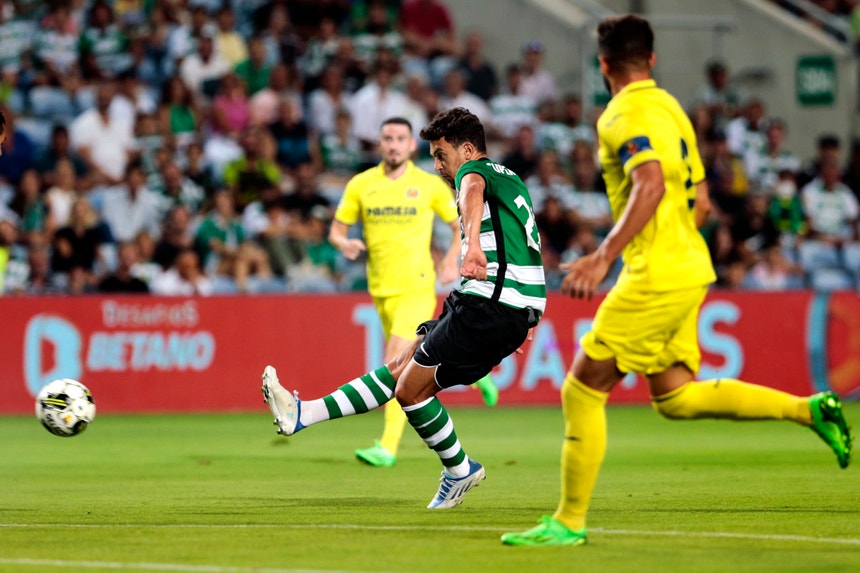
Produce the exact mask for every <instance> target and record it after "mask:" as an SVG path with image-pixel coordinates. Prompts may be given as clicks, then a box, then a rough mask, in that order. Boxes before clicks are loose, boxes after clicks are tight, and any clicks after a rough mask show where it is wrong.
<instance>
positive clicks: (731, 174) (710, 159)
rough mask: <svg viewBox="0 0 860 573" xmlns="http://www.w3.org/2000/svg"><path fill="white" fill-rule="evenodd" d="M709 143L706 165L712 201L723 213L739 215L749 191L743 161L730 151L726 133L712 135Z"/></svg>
mask: <svg viewBox="0 0 860 573" xmlns="http://www.w3.org/2000/svg"><path fill="white" fill-rule="evenodd" d="M709 143H710V145H709V146H708V147H706V148H705V149H706V150H709V156H706V157H705V165H706V177H707V180H708V188H709V190H710V195H711V199H713V201H714V203H715V205H716V206H717V207H718V208H719V209H720V211H722V212H723V213H726V214H727V215H729V216H734V215H737V214H738V213H739V212H740V211H741V209H742V208H743V202H744V197H745V196H746V194H747V191H748V190H749V182H748V181H747V176H746V172H745V170H744V164H743V161H741V159H740V158H739V157H738V156H736V155H734V154H732V152H731V151H730V150H729V146H728V141H727V140H726V136H725V134H724V133H722V132H716V133H714V134H712V136H711V138H710V142H709Z"/></svg>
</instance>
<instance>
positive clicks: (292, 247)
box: [242, 186, 305, 276]
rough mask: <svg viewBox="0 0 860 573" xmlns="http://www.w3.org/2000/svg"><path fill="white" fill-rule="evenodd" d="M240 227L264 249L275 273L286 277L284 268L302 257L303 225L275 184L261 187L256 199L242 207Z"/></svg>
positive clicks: (303, 255)
mask: <svg viewBox="0 0 860 573" xmlns="http://www.w3.org/2000/svg"><path fill="white" fill-rule="evenodd" d="M242 226H243V227H244V229H245V231H246V234H247V236H249V237H252V238H253V239H254V240H256V241H257V242H258V243H259V244H260V245H261V246H262V247H263V249H264V250H265V251H266V254H267V255H268V258H269V264H270V265H271V267H272V272H273V273H275V274H276V275H278V276H286V273H287V269H288V268H289V267H290V266H291V265H294V264H297V263H299V262H300V261H301V260H302V259H303V258H304V257H305V252H304V246H303V244H302V238H303V237H304V235H305V229H304V226H303V225H302V223H301V220H300V218H299V217H294V216H290V215H289V214H288V213H287V210H286V209H285V208H284V198H283V196H282V195H281V193H280V191H279V190H278V188H277V187H273V186H269V187H267V188H265V189H263V190H262V192H261V193H260V195H259V198H258V199H256V200H254V201H253V202H251V203H250V204H249V205H248V206H247V207H246V208H245V210H244V212H243V213H242Z"/></svg>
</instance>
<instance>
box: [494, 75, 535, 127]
mask: <svg viewBox="0 0 860 573" xmlns="http://www.w3.org/2000/svg"><path fill="white" fill-rule="evenodd" d="M490 110H491V111H492V118H493V122H492V126H493V128H494V130H495V132H496V133H497V134H498V135H499V136H501V137H502V138H504V139H508V140H509V139H512V138H513V137H515V136H516V134H517V132H518V131H519V129H520V128H521V127H523V126H529V127H531V128H532V129H534V128H535V127H537V115H536V111H537V105H536V102H535V100H533V99H532V98H531V97H530V96H527V95H525V94H523V93H522V70H520V67H519V66H518V65H516V64H511V65H510V66H508V68H507V71H506V73H505V89H504V90H503V91H502V93H500V94H498V95H496V96H493V97H492V98H491V99H490Z"/></svg>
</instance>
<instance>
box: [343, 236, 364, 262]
mask: <svg viewBox="0 0 860 573" xmlns="http://www.w3.org/2000/svg"><path fill="white" fill-rule="evenodd" d="M366 250H367V247H366V246H365V244H364V241H362V240H361V239H349V240H348V241H347V242H346V243H345V244H344V245H343V248H342V249H341V252H342V253H343V256H345V257H346V258H347V259H349V260H351V261H354V260H355V259H357V258H358V255H360V254H361V253H363V252H364V251H366Z"/></svg>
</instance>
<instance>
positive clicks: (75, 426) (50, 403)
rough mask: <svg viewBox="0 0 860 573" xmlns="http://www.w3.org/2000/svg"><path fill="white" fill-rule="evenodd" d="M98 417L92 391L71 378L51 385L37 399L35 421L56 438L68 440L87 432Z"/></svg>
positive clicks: (40, 392) (50, 383)
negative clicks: (88, 427) (40, 423)
mask: <svg viewBox="0 0 860 573" xmlns="http://www.w3.org/2000/svg"><path fill="white" fill-rule="evenodd" d="M95 416H96V403H95V401H93V395H92V394H91V393H90V391H89V389H88V388H87V387H86V386H84V385H83V384H81V383H80V382H78V381H77V380H72V379H71V378H59V379H57V380H54V381H52V382H48V383H47V384H46V385H45V386H44V387H43V388H42V389H41V390H40V391H39V395H38V396H36V417H37V418H39V421H40V422H42V425H43V426H45V428H47V430H48V431H49V432H51V433H52V434H54V435H55V436H62V437H64V438H68V437H70V436H76V435H78V434H80V433H81V432H83V431H84V430H86V429H87V426H89V425H90V423H92V421H93V418H95Z"/></svg>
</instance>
